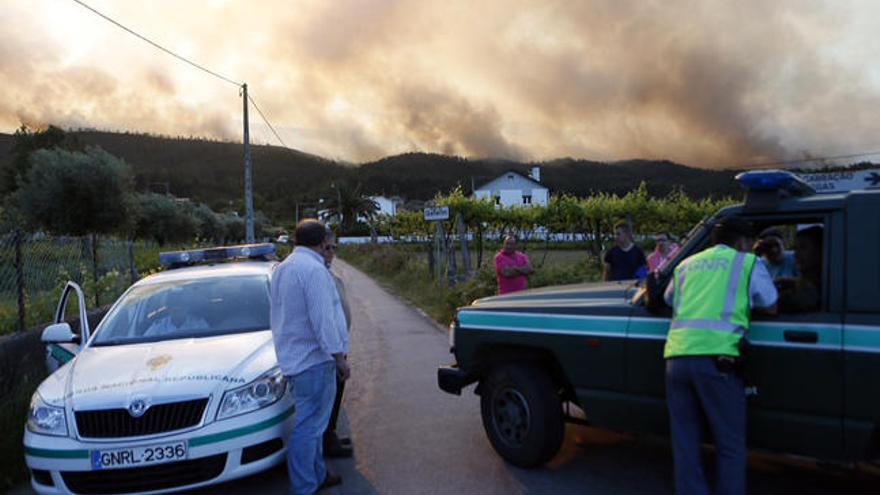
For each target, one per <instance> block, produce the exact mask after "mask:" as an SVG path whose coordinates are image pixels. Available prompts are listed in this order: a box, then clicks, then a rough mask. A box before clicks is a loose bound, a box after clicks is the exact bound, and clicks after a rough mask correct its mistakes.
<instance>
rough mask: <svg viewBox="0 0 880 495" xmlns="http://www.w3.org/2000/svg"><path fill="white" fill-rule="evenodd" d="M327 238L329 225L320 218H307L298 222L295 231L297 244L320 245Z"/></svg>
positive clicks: (295, 242)
mask: <svg viewBox="0 0 880 495" xmlns="http://www.w3.org/2000/svg"><path fill="white" fill-rule="evenodd" d="M326 238H327V227H325V226H324V224H323V223H321V222H320V221H319V220H316V219H314V218H306V219H304V220H300V222H299V223H298V224H296V232H294V244H296V245H297V246H306V247H315V246H320V245H321V243H322V242H324V239H326Z"/></svg>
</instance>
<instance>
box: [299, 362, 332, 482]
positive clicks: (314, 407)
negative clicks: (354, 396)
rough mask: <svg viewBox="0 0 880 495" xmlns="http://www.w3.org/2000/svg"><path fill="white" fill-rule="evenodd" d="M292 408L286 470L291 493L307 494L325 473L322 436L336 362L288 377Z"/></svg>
mask: <svg viewBox="0 0 880 495" xmlns="http://www.w3.org/2000/svg"><path fill="white" fill-rule="evenodd" d="M288 387H289V390H290V393H291V395H293V402H294V406H295V407H296V410H295V412H294V415H293V429H292V430H291V431H290V439H289V440H288V442H287V472H288V474H289V475H290V484H291V492H290V493H292V494H294V495H310V494H312V493H315V492H316V491H317V490H318V486H320V485H321V483H323V482H324V478H325V477H326V476H327V468H326V467H325V466H324V453H323V449H322V441H321V439H322V436H323V434H324V430H325V429H326V428H327V422H328V421H329V420H330V411H331V409H332V408H333V398H334V397H335V396H336V363H335V362H333V361H327V362H326V363H321V364H319V365H317V366H312V367H311V368H309V369H307V370H305V371H303V372H302V373H300V374H298V375H294V376H291V377H288Z"/></svg>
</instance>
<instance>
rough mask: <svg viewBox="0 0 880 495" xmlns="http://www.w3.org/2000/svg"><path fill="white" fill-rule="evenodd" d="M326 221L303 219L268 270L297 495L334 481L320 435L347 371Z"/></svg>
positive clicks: (345, 343) (290, 469) (342, 317)
mask: <svg viewBox="0 0 880 495" xmlns="http://www.w3.org/2000/svg"><path fill="white" fill-rule="evenodd" d="M326 232H327V231H326V228H325V226H324V224H322V223H321V222H319V221H317V220H314V219H307V220H303V221H301V222H300V223H299V225H297V227H296V234H295V243H296V248H295V249H294V251H293V253H291V254H290V256H288V257H287V259H285V260H284V261H283V262H282V263H280V264H279V265H278V266H276V267H275V271H274V272H273V274H272V285H271V288H270V297H271V325H272V337H273V341H274V343H275V354H276V355H277V357H278V364H279V366H280V367H281V372H282V373H284V376H286V377H287V380H288V383H289V388H290V393H291V394H292V395H293V399H294V405H295V407H296V412H295V413H294V422H293V429H292V430H291V432H290V438H289V440H288V442H287V469H288V473H289V475H290V481H291V484H292V491H291V493H294V494H296V495H300V494H302V495H306V494H312V493H315V492H316V491H318V490H320V489H322V488H326V487H328V486H333V485H337V484H339V483H341V482H342V478H340V477H339V476H337V475H335V474H333V473H330V472H328V471H327V469H326V467H325V465H324V459H323V453H322V441H321V439H322V436H323V433H324V430H325V428H326V427H327V423H328V421H329V420H330V412H331V410H332V408H333V399H334V397H335V396H336V378H337V376H338V377H339V379H340V380H346V379H348V376H349V374H350V371H349V368H348V363H347V362H346V359H345V355H346V354H347V352H348V335H347V332H346V330H345V329H346V321H345V315H344V314H343V311H342V305H341V302H340V299H339V294H338V292H337V291H336V285H335V283H334V282H333V278H332V276H331V275H330V272H329V271H328V270H327V268H326V267H325V266H324V258H323V252H324V248H325V244H326V243H327V234H326Z"/></svg>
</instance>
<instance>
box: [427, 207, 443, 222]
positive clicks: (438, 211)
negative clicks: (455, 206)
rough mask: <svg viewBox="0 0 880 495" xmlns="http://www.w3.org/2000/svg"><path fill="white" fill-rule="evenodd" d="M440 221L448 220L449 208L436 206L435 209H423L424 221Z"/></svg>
mask: <svg viewBox="0 0 880 495" xmlns="http://www.w3.org/2000/svg"><path fill="white" fill-rule="evenodd" d="M440 220H449V207H448V206H438V207H436V208H425V221H428V222H434V221H440Z"/></svg>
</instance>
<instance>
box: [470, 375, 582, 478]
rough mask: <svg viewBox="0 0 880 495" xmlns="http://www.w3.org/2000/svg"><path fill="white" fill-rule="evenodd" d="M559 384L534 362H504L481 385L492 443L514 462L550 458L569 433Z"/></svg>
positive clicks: (539, 461)
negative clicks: (517, 364)
mask: <svg viewBox="0 0 880 495" xmlns="http://www.w3.org/2000/svg"><path fill="white" fill-rule="evenodd" d="M557 389H558V387H557V386H556V385H555V384H554V383H553V380H551V379H550V377H549V376H547V374H546V373H545V372H544V371H543V370H541V369H539V368H537V367H533V366H522V365H520V366H516V365H503V366H499V367H497V368H495V369H493V370H492V371H491V372H490V373H489V375H488V376H487V377H486V379H485V381H484V382H483V383H482V384H481V385H480V410H481V413H482V416H483V428H485V430H486V435H488V437H489V441H490V442H491V443H492V447H493V448H494V449H495V451H496V452H498V454H500V455H501V457H503V458H504V459H506V460H507V461H508V462H510V463H511V464H514V465H516V466H519V467H525V468H529V467H536V466H540V465H542V464H544V463H545V462H547V461H549V460H550V459H551V458H552V457H553V456H554V455H556V452H558V451H559V447H560V446H561V445H562V439H563V436H564V433H565V423H564V422H563V418H562V403H561V401H560V398H559V394H558V393H557Z"/></svg>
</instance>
